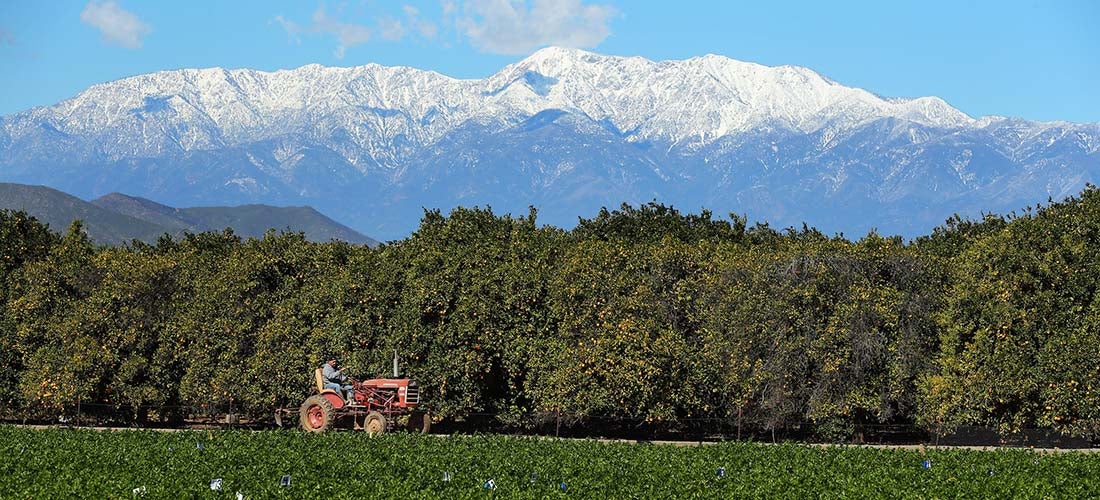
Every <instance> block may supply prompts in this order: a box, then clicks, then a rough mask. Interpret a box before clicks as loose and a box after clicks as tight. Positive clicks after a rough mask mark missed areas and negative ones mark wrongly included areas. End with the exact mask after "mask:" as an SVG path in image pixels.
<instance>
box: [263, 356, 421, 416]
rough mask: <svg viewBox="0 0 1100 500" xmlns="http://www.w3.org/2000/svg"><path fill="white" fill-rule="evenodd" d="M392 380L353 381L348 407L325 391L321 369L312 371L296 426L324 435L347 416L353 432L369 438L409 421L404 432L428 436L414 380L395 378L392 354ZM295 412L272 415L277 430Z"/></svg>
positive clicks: (340, 397)
mask: <svg viewBox="0 0 1100 500" xmlns="http://www.w3.org/2000/svg"><path fill="white" fill-rule="evenodd" d="M393 375H394V378H375V379H370V380H363V381H358V380H352V383H351V385H352V388H353V392H354V395H353V398H352V400H353V403H352V404H348V403H347V402H346V401H345V400H344V397H343V396H342V395H341V394H340V392H339V391H335V390H332V389H326V388H325V386H324V380H323V379H322V377H321V369H320V368H318V369H317V370H315V371H314V379H315V380H316V388H315V389H314V391H313V394H312V395H311V396H309V397H308V398H306V400H305V402H303V403H302V406H301V408H299V409H298V412H297V413H298V414H299V423H300V425H301V426H302V429H305V430H306V431H309V432H317V433H321V432H325V431H327V430H329V429H330V428H332V425H333V423H334V422H335V421H336V420H337V419H339V418H342V417H348V416H350V417H351V418H352V421H353V423H354V427H355V428H356V429H363V430H366V431H367V432H369V433H371V434H381V433H383V432H386V431H388V430H392V429H394V428H395V427H396V426H397V423H398V419H399V418H402V417H406V416H407V417H408V421H407V422H406V428H408V429H409V430H410V431H413V432H425V433H426V432H428V429H429V428H430V427H431V418H430V417H429V416H428V414H427V413H426V412H422V411H417V407H418V406H419V405H420V386H419V385H418V384H417V383H416V381H415V380H411V379H407V378H397V376H398V375H397V355H396V353H394V361H393ZM293 413H295V412H294V410H290V409H280V410H277V411H276V412H275V422H276V424H278V425H279V426H280V427H281V426H282V424H283V416H284V415H291V414H293Z"/></svg>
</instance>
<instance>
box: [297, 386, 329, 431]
mask: <svg viewBox="0 0 1100 500" xmlns="http://www.w3.org/2000/svg"><path fill="white" fill-rule="evenodd" d="M335 412H336V409H335V408H333V407H332V403H331V402H330V401H329V400H328V398H326V397H324V396H321V395H317V396H310V397H309V398H307V399H306V401H305V402H304V403H302V408H301V410H300V415H301V417H300V422H301V424H302V429H304V430H306V431H309V432H316V433H322V432H325V431H327V430H329V429H330V428H331V427H332V421H333V420H334V419H335V415H334V413H335Z"/></svg>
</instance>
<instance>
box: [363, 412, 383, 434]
mask: <svg viewBox="0 0 1100 500" xmlns="http://www.w3.org/2000/svg"><path fill="white" fill-rule="evenodd" d="M363 429H364V430H366V431H367V434H370V435H372V436H373V435H375V434H381V433H383V432H386V416H385V415H382V414H381V413H378V412H376V411H372V412H370V414H369V415H367V423H366V424H365V425H363Z"/></svg>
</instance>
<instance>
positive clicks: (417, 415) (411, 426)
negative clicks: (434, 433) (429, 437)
mask: <svg viewBox="0 0 1100 500" xmlns="http://www.w3.org/2000/svg"><path fill="white" fill-rule="evenodd" d="M405 428H406V429H408V431H409V432H412V433H416V434H427V433H428V431H430V430H432V417H431V415H428V414H427V413H426V412H419V411H416V412H412V413H410V414H409V423H408V424H406V425H405Z"/></svg>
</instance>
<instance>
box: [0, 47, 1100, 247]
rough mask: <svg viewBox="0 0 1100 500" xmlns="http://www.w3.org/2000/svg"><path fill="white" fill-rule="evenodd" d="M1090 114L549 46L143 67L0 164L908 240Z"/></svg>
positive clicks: (207, 195)
mask: <svg viewBox="0 0 1100 500" xmlns="http://www.w3.org/2000/svg"><path fill="white" fill-rule="evenodd" d="M1098 151H1100V124H1072V123H1036V122H1028V121H1024V120H1018V119H1008V118H999V117H985V118H980V119H974V118H971V117H969V116H967V115H966V114H965V113H962V112H961V111H959V110H957V109H955V108H952V107H951V106H950V105H948V104H947V103H945V102H944V101H943V100H941V99H939V98H935V97H921V98H917V99H897V98H891V99H887V98H882V97H879V96H877V95H875V94H872V93H870V92H868V91H866V90H862V89H857V88H851V87H846V86H843V85H841V84H839V83H837V82H834V81H832V80H829V79H828V78H825V77H823V76H821V75H819V74H817V73H815V72H814V71H812V70H809V69H806V68H800V67H794V66H780V67H768V66H762V65H759V64H754V63H748V62H741V61H736V60H733V59H729V58H726V57H722V56H714V55H707V56H703V57H697V58H693V59H688V60H684V61H659V62H656V61H650V60H647V59H644V58H640V57H615V56H604V55H599V54H594V53H591V52H585V51H580V50H574V49H561V48H548V49H543V50H540V51H538V52H536V53H535V54H533V55H531V56H530V57H528V58H526V59H524V60H522V61H519V62H518V63H515V64H512V65H510V66H507V67H505V68H504V69H502V70H501V71H500V72H498V73H496V74H494V75H492V76H490V77H488V78H485V79H481V80H459V79H454V78H450V77H447V76H445V75H441V74H438V73H434V72H430V71H423V70H418V69H414V68H406V67H383V66H379V65H376V64H369V65H366V66H358V67H347V68H338V67H324V66H319V65H309V66H303V67H301V68H297V69H293V70H281V71H275V72H262V71H254V70H248V69H240V70H225V69H220V68H214V69H201V70H179V71H162V72H158V73H153V74H147V75H140V76H135V77H131V78H125V79H122V80H118V81H114V82H109V83H104V84H100V85H94V86H92V87H90V88H89V89H87V90H86V91H84V92H82V93H80V94H79V95H77V96H76V97H74V98H72V99H69V100H66V101H63V102H60V103H58V104H56V105H53V106H48V107H42V108H34V109H31V110H28V111H25V112H22V113H18V114H15V115H10V116H7V117H4V118H2V119H0V181H12V182H24V183H41V184H47V185H50V186H53V187H56V188H59V189H63V190H66V191H69V192H72V193H75V194H78V195H81V196H85V197H89V198H90V197H95V196H99V195H102V194H105V193H108V192H112V191H124V192H129V193H133V194H136V195H139V196H145V197H149V198H152V199H156V200H158V201H161V202H164V203H169V204H180V205H184V204H200V203H244V202H262V203H281V204H288V203H293V204H303V203H308V204H312V205H314V206H316V207H318V208H319V209H321V210H323V211H325V212H326V213H331V214H333V215H335V216H336V217H337V218H338V219H340V220H341V221H343V222H345V223H346V224H348V225H350V226H352V227H354V228H356V229H358V230H360V231H364V232H367V233H370V234H375V235H380V236H383V237H385V238H398V237H402V236H404V235H405V234H407V233H408V232H409V231H410V230H411V229H413V228H414V227H415V225H416V221H417V220H418V219H419V217H420V215H421V213H422V212H421V207H429V208H431V207H439V208H442V209H444V211H446V210H447V209H449V208H451V207H453V206H455V205H468V206H469V205H482V206H484V205H487V204H488V205H491V206H492V207H494V209H496V210H497V211H499V212H504V211H511V212H513V213H526V207H527V206H528V205H535V206H537V207H539V208H540V214H541V215H540V220H542V221H543V222H549V223H555V224H559V225H563V226H571V225H572V224H573V223H574V222H575V221H576V217H577V216H584V217H590V216H592V215H594V214H595V211H596V210H597V209H598V208H599V207H600V206H609V207H617V206H618V205H619V204H620V203H622V202H630V203H642V202H646V201H650V200H654V199H655V200H657V201H660V202H663V203H671V204H674V205H676V206H678V207H680V208H683V209H685V210H692V211H693V210H698V209H699V208H709V209H711V210H712V211H715V212H717V213H725V212H735V213H746V214H748V215H749V217H750V219H752V220H767V221H770V222H771V223H772V224H773V225H779V226H785V225H791V224H797V225H800V224H801V223H802V222H807V223H809V224H811V225H816V226H818V227H821V228H822V229H824V230H826V231H845V232H847V233H849V234H858V233H862V232H864V231H866V230H867V229H868V228H871V227H877V228H879V230H880V231H882V232H888V233H895V232H899V233H902V234H906V235H914V234H918V233H924V232H927V231H929V230H930V229H931V228H932V227H933V226H934V225H936V224H938V223H941V222H942V221H943V220H944V219H945V218H946V217H948V216H950V215H951V214H952V213H956V212H959V213H963V214H970V215H974V214H976V213H977V211H979V210H986V211H991V210H994V211H1007V210H1012V209H1017V208H1021V207H1023V206H1026V205H1029V204H1034V203H1037V202H1042V201H1046V200H1047V198H1048V197H1053V198H1056V199H1057V198H1061V197H1063V196H1066V195H1069V194H1073V193H1075V192H1077V191H1079V190H1080V189H1081V188H1082V187H1083V186H1084V184H1085V183H1086V182H1096V178H1097V176H1098V174H1100V153H1098Z"/></svg>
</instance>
